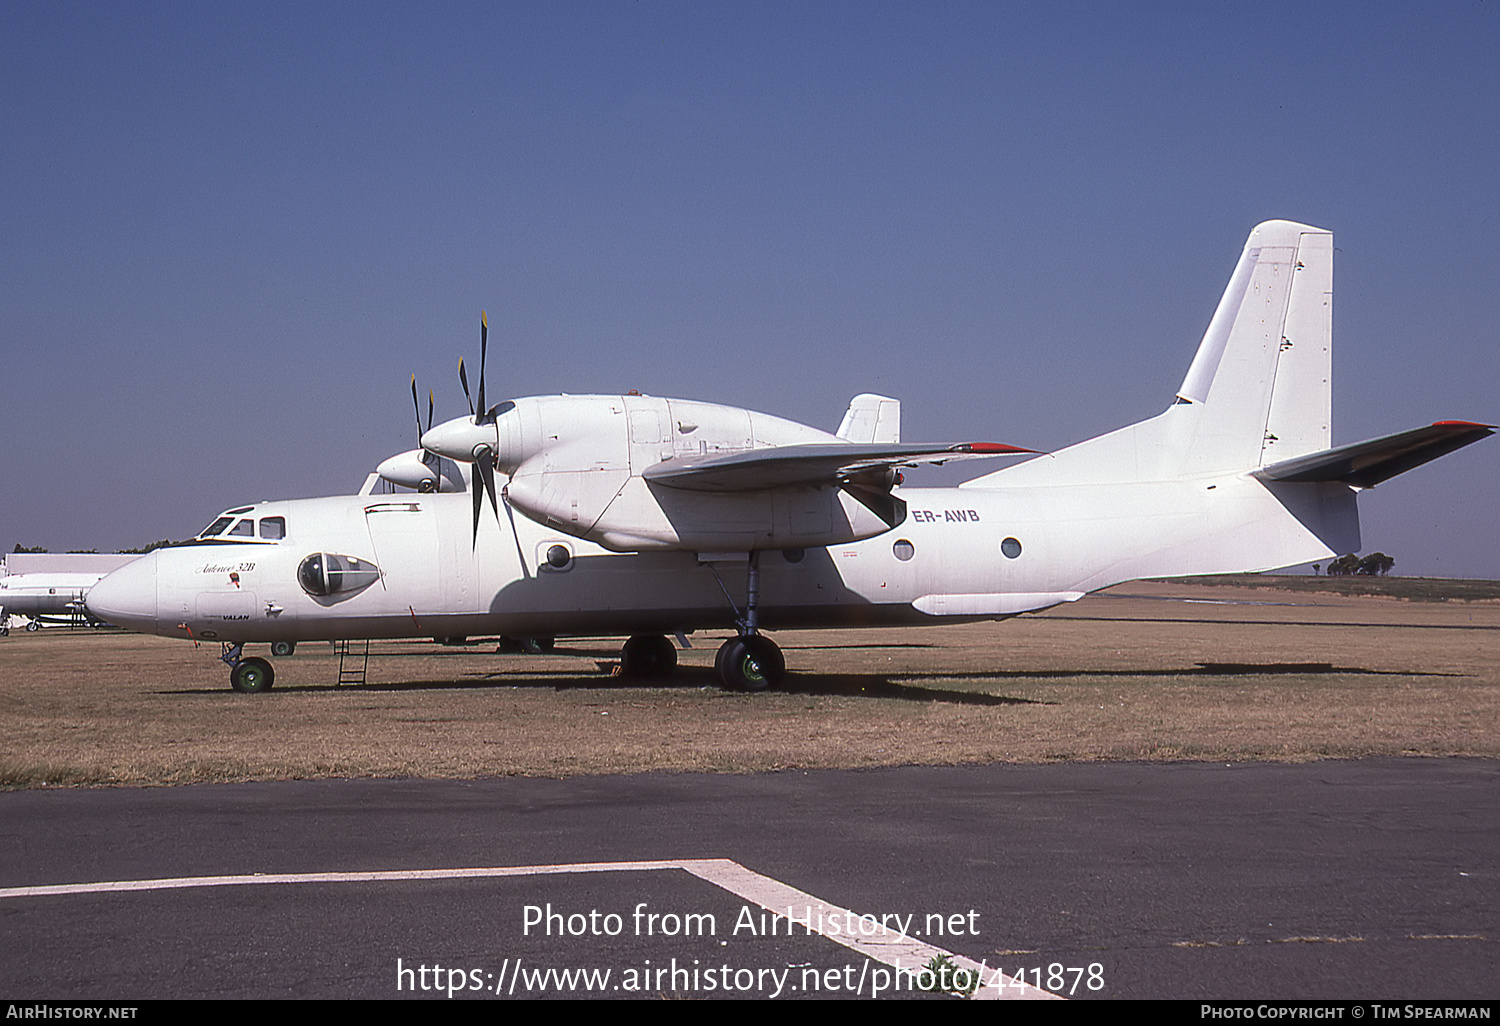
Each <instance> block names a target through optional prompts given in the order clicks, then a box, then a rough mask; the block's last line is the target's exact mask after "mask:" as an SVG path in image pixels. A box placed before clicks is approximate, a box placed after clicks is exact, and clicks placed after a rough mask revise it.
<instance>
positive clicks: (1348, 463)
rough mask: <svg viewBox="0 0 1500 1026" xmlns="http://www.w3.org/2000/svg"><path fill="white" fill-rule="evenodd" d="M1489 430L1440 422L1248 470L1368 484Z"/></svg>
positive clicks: (1270, 476)
mask: <svg viewBox="0 0 1500 1026" xmlns="http://www.w3.org/2000/svg"><path fill="white" fill-rule="evenodd" d="M1494 433H1495V429H1494V428H1493V427H1492V426H1491V425H1489V424H1472V423H1470V422H1469V421H1466V420H1440V421H1438V422H1437V423H1436V424H1433V425H1431V426H1429V427H1420V428H1413V429H1412V430H1410V431H1402V432H1399V433H1398V434H1394V435H1386V436H1385V437H1384V438H1373V439H1371V440H1370V441H1368V442H1356V443H1354V444H1353V445H1341V446H1339V447H1338V448H1336V449H1324V450H1323V451H1322V452H1315V453H1313V454H1312V455H1310V456H1298V457H1296V458H1295V459H1290V460H1282V461H1281V462H1280V463H1272V464H1270V465H1269V466H1265V467H1261V468H1260V469H1259V470H1254V471H1251V473H1252V474H1253V475H1254V476H1255V477H1258V478H1260V479H1262V480H1264V481H1342V482H1343V483H1344V484H1347V485H1353V486H1355V487H1356V488H1373V487H1375V486H1376V485H1378V484H1379V483H1380V482H1382V481H1384V480H1387V479H1388V478H1392V477H1395V476H1396V475H1397V474H1404V473H1406V471H1408V470H1411V469H1412V468H1413V467H1420V466H1421V465H1422V464H1424V463H1426V462H1428V461H1429V460H1435V459H1437V458H1438V457H1439V456H1446V455H1448V453H1450V452H1452V451H1453V450H1455V449H1462V448H1463V447H1464V446H1466V445H1468V444H1469V443H1471V442H1477V441H1479V440H1480V439H1481V438H1484V437H1486V436H1488V435H1492V434H1494Z"/></svg>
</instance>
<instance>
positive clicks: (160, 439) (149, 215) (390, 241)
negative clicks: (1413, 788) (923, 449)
mask: <svg viewBox="0 0 1500 1026" xmlns="http://www.w3.org/2000/svg"><path fill="white" fill-rule="evenodd" d="M3 12H4V15H5V21H6V25H7V30H6V32H5V33H4V35H3V38H0V96H3V100H0V139H3V141H4V145H3V146H0V197H3V199H0V355H3V358H4V365H3V366H4V370H3V380H4V382H5V386H6V387H5V389H4V398H3V402H0V428H3V433H4V438H5V444H4V445H3V446H0V475H3V476H0V479H3V481H4V485H3V486H0V487H3V491H0V549H3V550H5V551H9V550H10V548H11V547H12V546H13V545H14V544H16V543H17V542H19V543H22V544H25V545H46V546H48V547H50V548H52V549H53V550H54V551H58V550H63V549H70V548H95V547H97V548H99V549H100V550H108V549H112V548H115V547H120V546H129V545H138V544H142V543H144V542H147V541H151V540H154V539H159V538H163V537H171V538H182V537H186V536H189V535H191V534H193V533H194V532H196V531H197V530H198V529H199V528H200V527H202V526H203V524H205V523H207V522H208V521H209V520H210V519H211V518H212V516H213V514H214V513H216V512H217V511H218V510H220V509H222V508H224V507H227V506H230V505H234V504H238V503H241V502H245V501H252V500H257V499H267V498H286V497H298V496H308V495H320V494H336V493H340V492H352V491H354V490H356V489H357V488H358V487H359V485H360V484H361V482H362V481H363V479H364V477H365V475H366V473H368V472H369V471H370V470H371V469H373V467H374V466H375V464H376V463H377V462H379V461H380V460H381V459H383V458H384V457H386V456H389V455H391V454H393V453H396V452H398V451H401V450H403V449H407V448H410V447H412V446H413V445H414V444H415V427H414V424H413V420H412V414H411V409H410V395H409V392H408V377H409V375H410V374H412V373H416V374H417V376H418V381H419V383H420V385H421V386H422V388H423V389H424V390H425V389H426V388H428V387H431V388H433V389H434V390H435V392H436V394H437V401H438V416H439V417H440V418H442V417H444V416H455V415H457V414H458V413H460V412H461V411H462V410H463V409H464V405H463V397H462V393H461V391H460V390H459V386H458V381H457V373H456V369H457V362H458V359H459V357H460V356H464V357H466V358H467V359H468V361H470V362H473V361H474V360H476V359H477V348H478V320H479V311H480V309H481V308H483V309H486V310H488V311H489V317H490V325H491V342H492V348H491V356H492V360H491V364H490V375H489V391H490V392H491V394H493V395H502V394H508V395H532V394H543V393H551V392H618V391H623V390H626V389H630V388H636V389H640V390H641V391H644V392H650V393H653V394H658V395H672V396H684V397H690V398H698V399H705V400H709V401H716V402H726V403H732V404H734V405H741V406H748V407H751V408H755V409H761V410H765V411H767V412H771V413H776V414H779V415H782V416H787V417H791V418H793V419H796V420H801V421H804V422H807V423H812V424H815V425H818V426H822V427H826V428H828V429H832V428H833V427H835V426H837V424H838V421H839V418H840V416H841V414H842V412H843V409H844V407H845V405H846V404H847V402H848V399H849V397H850V396H851V395H853V394H855V393H857V392H862V391H876V392H883V393H886V394H889V395H895V396H898V397H899V398H901V399H902V401H903V420H904V434H905V436H906V437H907V438H908V439H910V440H913V441H916V440H952V439H964V438H983V439H995V440H1001V441H1007V442H1013V443H1016V444H1020V445H1026V446H1031V447H1036V448H1058V447H1061V446H1063V445H1066V444H1068V443H1070V442H1073V441H1077V440H1080V439H1082V438H1086V437H1089V436H1091V435H1095V434H1099V433H1102V432H1104V431H1107V430H1110V429H1112V428H1115V427H1118V426H1120V425H1123V424H1126V423H1129V422H1131V421H1134V420H1138V419H1141V418H1143V417H1147V416H1150V415H1152V414H1155V413H1157V412H1160V410H1161V409H1163V408H1164V407H1165V406H1166V405H1167V404H1168V403H1169V402H1170V401H1171V398H1172V394H1173V392H1174V391H1175V390H1176V388H1177V386H1178V384H1179V383H1180V382H1181V379H1182V376H1183V374H1184V372H1185V371H1186V368H1187V366H1188V363H1189V361H1190V360H1191V358H1192V354H1193V350H1194V348H1195V346H1196V345H1197V341H1198V339H1199V338H1200V337H1201V335H1202V332H1203V329H1204V327H1205V326H1206V325H1207V323H1208V319H1209V317H1210V315H1211V314H1212V312H1213V308H1214V305H1215V303H1216V302H1217V300H1218V296H1219V293H1220V292H1221V291H1222V289H1223V286H1224V283H1225V282H1226V281H1227V279H1228V277H1229V273H1230V271H1231V270H1232V269H1233V265H1234V262H1235V259H1236V258H1237V257H1238V254H1239V250H1240V247H1241V246H1242V244H1243V242H1244V239H1245V235H1246V233H1247V232H1248V231H1249V229H1250V228H1251V227H1252V226H1253V225H1254V224H1256V223H1257V222H1259V221H1262V220H1265V219H1268V218H1278V217H1279V218H1288V219H1292V220H1299V221H1305V222H1308V223H1312V224H1316V225H1319V226H1322V227H1326V228H1330V229H1332V230H1333V231H1334V232H1335V240H1336V243H1337V245H1338V253H1337V258H1336V288H1335V313H1334V339H1335V352H1334V373H1335V378H1334V418H1335V419H1334V438H1335V442H1337V443H1344V442H1353V441H1357V440H1360V439H1363V438H1367V437H1372V436H1376V435H1381V434H1386V433H1389V432H1393V431H1398V430H1402V429H1405V428H1409V427H1415V426H1418V425H1420V424H1424V423H1429V422H1431V421H1433V420H1438V419H1467V420H1478V421H1485V422H1490V423H1493V422H1496V421H1500V398H1497V385H1500V373H1497V370H1500V359H1497V355H1496V346H1495V336H1496V327H1495V326H1496V324H1497V322H1500V316H1497V315H1500V288H1497V287H1496V282H1497V280H1500V259H1497V256H1496V241H1495V240H1496V236H1497V229H1500V217H1497V205H1500V200H1497V188H1496V172H1495V169H1496V168H1497V166H1500V118H1497V116H1496V114H1495V111H1496V109H1497V101H1500V61H1497V60H1495V54H1497V53H1500V5H1496V4H1494V3H1471V2H1454V3H1445V4H1437V5H1415V4H1410V5H1382V4H1370V3H1362V4H1318V3H1306V2H1304V3H1289V4H1274V3H1272V4H1266V3H1261V4H1248V3H1247V4H1237V3H1215V4H1181V5H1178V4H1127V3H1120V4H1098V3H1091V4H1063V3H1059V4H1025V5H1021V4H1005V3H980V4H964V3H948V4H942V3H939V4H921V5H918V4H882V3H874V2H859V3H848V4H844V3H821V4H818V3H814V4H807V3H800V4H790V3H789V4H779V3H755V4H748V3H747V4H731V3H701V2H696V3H680V4H679V3H656V2H649V0H647V2H640V3H634V2H632V3H624V2H618V3H583V2H570V3H530V4H503V3H483V4H472V5H471V4H461V3H432V4H426V3H399V4H383V3H369V2H361V3H348V4H341V3H292V4H274V3H258V4H253V5H251V4H228V3H225V4H203V3H183V4H152V3H135V4H116V3H109V4H104V3H100V4H77V3H55V4H35V3H17V2H5V3H4V4H3ZM1497 500H1500V441H1496V440H1493V439H1492V440H1489V441H1486V442H1481V443H1479V444H1478V445H1475V446H1473V447H1471V448H1469V449H1465V450H1463V451H1461V452H1459V453H1457V454H1454V455H1452V456H1449V457H1446V458H1444V459H1443V460H1441V461H1439V462H1437V463H1435V464H1431V465H1429V466H1427V467H1424V468H1421V469H1419V470H1417V471H1414V472H1412V473H1411V474H1409V475H1406V476H1403V477H1400V478H1397V479H1395V480H1393V481H1390V482H1388V483H1386V484H1383V485H1381V486H1380V487H1379V488H1378V489H1376V490H1375V491H1374V492H1371V493H1369V494H1367V495H1366V496H1365V497H1364V498H1363V500H1362V502H1361V507H1362V512H1363V516H1364V536H1365V549H1364V551H1374V550H1376V549H1380V550H1382V551H1385V552H1387V553H1390V554H1391V555H1393V556H1394V557H1395V558H1396V570H1397V572H1405V573H1425V574H1436V575H1445V576H1485V577H1496V578H1500V544H1497V540H1496V531H1495V528H1494V521H1495V516H1496V510H1497V508H1500V501H1497Z"/></svg>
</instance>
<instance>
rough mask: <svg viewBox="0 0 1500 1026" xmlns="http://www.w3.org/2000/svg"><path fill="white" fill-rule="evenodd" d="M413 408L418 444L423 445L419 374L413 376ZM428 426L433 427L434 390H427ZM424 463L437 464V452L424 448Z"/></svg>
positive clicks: (427, 464)
mask: <svg viewBox="0 0 1500 1026" xmlns="http://www.w3.org/2000/svg"><path fill="white" fill-rule="evenodd" d="M411 408H412V412H413V413H415V414H416V415H417V446H418V447H419V448H420V447H421V445H422V404H421V403H419V402H418V401H417V376H416V375H415V374H413V375H412V376H411ZM427 427H428V429H429V430H430V429H431V428H432V390H431V389H429V390H428V392H427ZM422 463H423V465H424V466H427V467H433V466H436V465H437V453H433V452H428V451H427V450H426V449H422Z"/></svg>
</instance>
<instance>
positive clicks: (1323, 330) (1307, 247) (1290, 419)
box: [1177, 221, 1333, 471]
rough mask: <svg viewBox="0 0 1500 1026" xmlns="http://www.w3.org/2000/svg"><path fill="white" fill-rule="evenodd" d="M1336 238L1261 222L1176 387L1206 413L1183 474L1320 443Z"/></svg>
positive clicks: (1256, 461)
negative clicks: (1195, 352) (1185, 373)
mask: <svg viewBox="0 0 1500 1026" xmlns="http://www.w3.org/2000/svg"><path fill="white" fill-rule="evenodd" d="M1332 340H1333V235H1332V234H1331V233H1330V232H1326V231H1323V230H1322V229H1319V228H1311V227H1309V226H1307V225H1302V224H1295V223H1293V222H1291V221H1267V222H1266V223H1264V224H1261V225H1257V226H1256V228H1255V230H1254V231H1252V232H1251V233H1250V238H1249V239H1248V240H1247V241H1246V243H1245V249H1244V252H1243V253H1242V254H1241V256H1240V261H1239V264H1238V265H1237V266H1236V267H1235V270H1234V275H1233V276H1232V277H1231V278H1230V280H1229V287H1228V288H1227V289H1225V291H1224V297H1223V298H1222V299H1221V300H1220V301H1219V308H1218V309H1217V310H1216V311H1215V312H1214V316H1213V320H1212V321H1211V322H1209V326H1208V331H1207V332H1205V333H1204V336H1203V341H1202V343H1201V344H1200V345H1199V346H1198V352H1197V355H1195V356H1194V357H1193V363H1192V365H1191V366H1190V367H1189V368H1188V373H1187V377H1186V378H1184V379H1183V382H1182V387H1181V388H1180V389H1179V390H1178V392H1177V396H1178V401H1179V403H1191V404H1198V405H1200V406H1201V407H1202V408H1203V409H1202V412H1201V413H1200V415H1199V416H1198V417H1197V418H1196V419H1197V420H1198V424H1197V428H1196V430H1195V431H1194V433H1193V438H1192V442H1191V445H1190V447H1189V451H1188V452H1186V453H1184V456H1185V458H1186V465H1185V466H1184V468H1183V469H1185V470H1188V471H1215V470H1248V469H1251V468H1254V467H1259V466H1262V465H1264V464H1266V463H1274V462H1276V461H1278V460H1283V459H1288V458H1290V457H1293V456H1302V455H1305V454H1307V453H1311V452H1317V451H1319V450H1322V449H1326V448H1328V447H1329V444H1330V433H1329V421H1330V414H1331V412H1332V390H1331V384H1330V380H1331V366H1332Z"/></svg>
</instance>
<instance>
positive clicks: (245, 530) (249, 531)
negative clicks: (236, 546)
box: [229, 517, 255, 538]
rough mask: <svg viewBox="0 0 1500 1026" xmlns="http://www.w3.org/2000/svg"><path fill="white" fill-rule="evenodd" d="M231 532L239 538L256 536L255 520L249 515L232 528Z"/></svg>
mask: <svg viewBox="0 0 1500 1026" xmlns="http://www.w3.org/2000/svg"><path fill="white" fill-rule="evenodd" d="M229 534H230V535H233V536H235V537H237V538H254V537H255V521H254V520H251V519H250V518H248V517H247V518H245V519H244V520H241V521H240V522H239V523H237V524H235V525H234V526H233V527H232V528H230V529H229Z"/></svg>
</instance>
